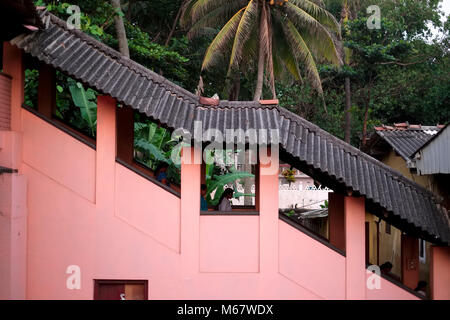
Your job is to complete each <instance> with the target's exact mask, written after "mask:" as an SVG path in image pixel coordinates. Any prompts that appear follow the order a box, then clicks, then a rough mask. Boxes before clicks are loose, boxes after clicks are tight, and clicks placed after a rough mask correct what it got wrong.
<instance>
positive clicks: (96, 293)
mask: <svg viewBox="0 0 450 320" xmlns="http://www.w3.org/2000/svg"><path fill="white" fill-rule="evenodd" d="M102 284H106V285H108V284H119V285H120V284H123V285H126V284H143V285H144V300H148V280H123V279H120V280H118V279H114V280H113V279H94V300H99V299H98V298H99V295H100V286H101V285H102Z"/></svg>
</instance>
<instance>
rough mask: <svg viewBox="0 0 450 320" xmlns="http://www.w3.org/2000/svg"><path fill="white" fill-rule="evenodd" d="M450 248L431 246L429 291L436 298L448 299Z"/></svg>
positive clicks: (449, 291)
mask: <svg viewBox="0 0 450 320" xmlns="http://www.w3.org/2000/svg"><path fill="white" fill-rule="evenodd" d="M449 265H450V248H449V247H437V246H432V247H431V277H430V278H431V279H430V280H431V291H432V298H433V299H436V300H450V270H449Z"/></svg>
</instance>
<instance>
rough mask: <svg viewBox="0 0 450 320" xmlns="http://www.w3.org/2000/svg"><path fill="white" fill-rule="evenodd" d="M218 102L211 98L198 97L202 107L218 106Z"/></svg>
mask: <svg viewBox="0 0 450 320" xmlns="http://www.w3.org/2000/svg"><path fill="white" fill-rule="evenodd" d="M219 102H220V100H219V99H213V98H207V97H200V99H199V103H200V104H202V105H204V106H218V105H219Z"/></svg>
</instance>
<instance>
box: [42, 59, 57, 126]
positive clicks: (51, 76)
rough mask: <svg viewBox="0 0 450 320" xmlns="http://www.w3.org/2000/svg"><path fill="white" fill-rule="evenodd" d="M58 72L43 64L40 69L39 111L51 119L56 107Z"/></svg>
mask: <svg viewBox="0 0 450 320" xmlns="http://www.w3.org/2000/svg"><path fill="white" fill-rule="evenodd" d="M55 79H56V71H55V69H54V68H53V67H51V66H49V65H46V64H44V63H41V65H40V68H39V86H38V111H39V113H41V114H42V115H44V116H46V117H47V118H49V119H50V118H51V117H52V115H53V111H54V110H55V107H56V80H55Z"/></svg>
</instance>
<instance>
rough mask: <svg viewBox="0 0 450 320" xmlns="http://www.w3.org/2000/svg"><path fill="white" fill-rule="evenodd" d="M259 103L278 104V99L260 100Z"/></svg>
mask: <svg viewBox="0 0 450 320" xmlns="http://www.w3.org/2000/svg"><path fill="white" fill-rule="evenodd" d="M259 103H260V104H261V105H273V104H278V99H274V100H259Z"/></svg>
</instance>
